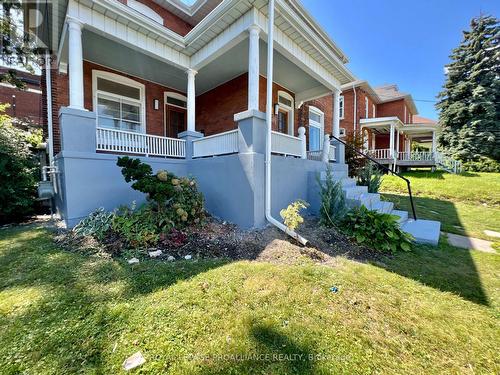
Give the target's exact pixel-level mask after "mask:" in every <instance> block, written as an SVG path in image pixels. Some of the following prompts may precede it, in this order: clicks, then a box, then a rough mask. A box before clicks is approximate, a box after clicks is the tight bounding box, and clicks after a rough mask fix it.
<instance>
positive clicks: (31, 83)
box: [0, 68, 43, 125]
mask: <svg viewBox="0 0 500 375" xmlns="http://www.w3.org/2000/svg"><path fill="white" fill-rule="evenodd" d="M6 70H7V69H6V68H0V72H4V71H6ZM16 75H17V77H18V78H19V79H20V80H21V81H23V82H24V83H25V85H26V86H25V87H24V88H23V89H18V88H16V87H14V86H11V85H9V84H2V85H1V86H0V103H2V104H10V107H9V108H7V110H6V114H8V115H9V116H11V117H16V118H18V119H21V120H25V121H28V122H31V123H33V124H40V125H41V124H42V123H43V111H42V92H41V89H40V76H37V75H34V74H30V73H26V72H20V71H18V72H17V73H16Z"/></svg>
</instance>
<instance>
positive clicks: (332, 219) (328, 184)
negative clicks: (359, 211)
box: [316, 167, 347, 227]
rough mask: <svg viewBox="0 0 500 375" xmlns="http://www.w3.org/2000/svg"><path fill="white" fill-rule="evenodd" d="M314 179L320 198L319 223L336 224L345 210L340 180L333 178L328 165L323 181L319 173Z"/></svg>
mask: <svg viewBox="0 0 500 375" xmlns="http://www.w3.org/2000/svg"><path fill="white" fill-rule="evenodd" d="M316 181H317V183H318V185H319V189H320V191H319V194H320V199H321V207H320V209H319V216H320V223H321V224H322V225H325V226H327V227H332V226H337V225H338V224H339V222H340V221H341V220H342V218H343V217H344V215H345V213H346V211H347V206H346V202H345V197H344V191H343V190H342V182H340V181H335V180H334V179H333V173H332V170H331V168H330V167H328V168H327V169H326V178H325V181H324V182H323V181H321V179H320V177H319V175H318V176H317V177H316Z"/></svg>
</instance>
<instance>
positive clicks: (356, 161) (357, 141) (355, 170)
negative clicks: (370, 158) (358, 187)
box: [344, 132, 367, 177]
mask: <svg viewBox="0 0 500 375" xmlns="http://www.w3.org/2000/svg"><path fill="white" fill-rule="evenodd" d="M344 141H345V143H346V146H345V163H346V164H347V165H348V166H349V176H350V177H357V176H359V173H360V172H361V170H362V169H363V167H364V166H365V165H366V162H367V159H365V158H364V157H362V156H360V155H359V154H358V153H357V152H356V151H355V150H363V148H364V144H365V138H364V137H363V133H361V132H349V133H348V134H347V135H346V137H345V139H344Z"/></svg>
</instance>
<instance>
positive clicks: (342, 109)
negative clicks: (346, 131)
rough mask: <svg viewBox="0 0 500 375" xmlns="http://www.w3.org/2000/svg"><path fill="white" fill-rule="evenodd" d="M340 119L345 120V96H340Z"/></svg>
mask: <svg viewBox="0 0 500 375" xmlns="http://www.w3.org/2000/svg"><path fill="white" fill-rule="evenodd" d="M339 118H340V119H341V120H343V119H344V95H340V96H339Z"/></svg>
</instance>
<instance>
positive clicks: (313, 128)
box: [309, 106, 325, 151]
mask: <svg viewBox="0 0 500 375" xmlns="http://www.w3.org/2000/svg"><path fill="white" fill-rule="evenodd" d="M324 136H325V115H324V113H323V112H322V111H320V110H319V109H318V108H316V107H313V106H309V151H320V150H322V149H323V140H324Z"/></svg>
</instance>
